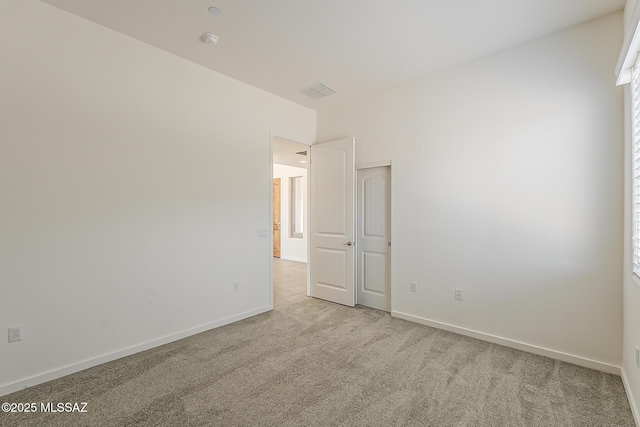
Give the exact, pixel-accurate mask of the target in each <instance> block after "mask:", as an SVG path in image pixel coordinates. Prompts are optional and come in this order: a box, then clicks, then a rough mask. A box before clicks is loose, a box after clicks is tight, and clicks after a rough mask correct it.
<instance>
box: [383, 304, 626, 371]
mask: <svg viewBox="0 0 640 427" xmlns="http://www.w3.org/2000/svg"><path fill="white" fill-rule="evenodd" d="M391 315H392V316H393V317H397V318H399V319H404V320H408V321H410V322H415V323H420V324H421V325H427V326H431V327H433V328H437V329H443V330H445V331H449V332H455V333H457V334H460V335H465V336H468V337H472V338H477V339H479V340H482V341H487V342H491V343H494V344H500V345H503V346H505V347H511V348H515V349H517V350H522V351H526V352H529V353H533V354H537V355H540V356H546V357H550V358H552V359H556V360H561V361H563V362H568V363H572V364H574V365H578V366H583V367H585V368H591V369H595V370H598V371H602V372H607V373H609V374H614V375H618V376H620V374H621V369H620V367H619V366H614V365H610V364H608V363H603V362H598V361H596V360H591V359H587V358H584V357H580V356H576V355H573V354H568V353H563V352H561V351H556V350H551V349H548V348H544V347H539V346H536V345H531V344H526V343H523V342H520V341H515V340H511V339H508V338H502V337H498V336H495V335H491V334H486V333H484V332H479V331H474V330H472V329H467V328H462V327H460V326H455V325H450V324H448V323H442V322H438V321H435V320H430V319H425V318H423V317H418V316H414V315H412V314H406V313H401V312H399V311H392V312H391Z"/></svg>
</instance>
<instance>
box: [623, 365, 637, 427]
mask: <svg viewBox="0 0 640 427" xmlns="http://www.w3.org/2000/svg"><path fill="white" fill-rule="evenodd" d="M621 370H622V384H624V389H625V391H626V392H627V399H628V400H629V406H630V407H631V413H632V414H633V419H634V420H635V422H636V426H640V412H638V406H637V405H636V399H634V397H633V392H632V391H631V385H630V384H629V378H627V373H626V372H625V370H624V367H623V368H622V369H621Z"/></svg>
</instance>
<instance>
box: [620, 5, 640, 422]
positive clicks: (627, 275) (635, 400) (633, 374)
mask: <svg viewBox="0 0 640 427" xmlns="http://www.w3.org/2000/svg"><path fill="white" fill-rule="evenodd" d="M636 3H637V2H636V1H635V0H627V3H626V6H625V9H624V23H625V33H627V32H628V31H633V29H632V28H631V27H630V24H631V16H632V14H633V11H634V8H635V7H637V5H636ZM624 88H625V150H624V167H625V180H624V181H625V187H624V199H625V200H624V269H623V277H624V288H623V295H624V322H623V331H624V335H623V338H622V378H623V380H624V383H625V387H626V389H627V395H628V396H629V402H630V403H631V407H632V410H633V415H634V417H635V419H636V423H640V413H639V412H638V408H639V407H640V369H638V366H636V346H640V309H639V308H640V279H639V278H638V277H637V276H636V275H635V274H633V272H632V267H631V235H632V232H631V211H632V210H631V202H632V197H631V194H632V191H631V165H632V155H631V113H630V105H631V96H630V95H631V94H630V89H629V85H626V86H625V87H624Z"/></svg>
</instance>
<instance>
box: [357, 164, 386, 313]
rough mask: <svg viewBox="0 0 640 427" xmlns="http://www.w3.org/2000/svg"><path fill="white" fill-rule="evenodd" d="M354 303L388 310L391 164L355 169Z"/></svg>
mask: <svg viewBox="0 0 640 427" xmlns="http://www.w3.org/2000/svg"><path fill="white" fill-rule="evenodd" d="M357 199H358V209H357V212H358V225H357V229H358V237H357V241H358V245H357V247H356V250H357V253H358V261H357V268H358V270H357V274H356V276H357V278H358V283H357V289H358V292H357V296H358V304H362V305H366V306H368V307H373V308H377V309H380V310H385V311H390V310H391V235H390V234H391V167H389V166H384V167H377V168H370V169H359V170H358V197H357Z"/></svg>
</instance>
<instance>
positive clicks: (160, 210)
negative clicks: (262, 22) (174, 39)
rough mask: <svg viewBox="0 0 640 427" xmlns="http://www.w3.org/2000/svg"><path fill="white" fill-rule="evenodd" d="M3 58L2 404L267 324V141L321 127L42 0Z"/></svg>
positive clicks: (11, 14) (14, 9)
mask: <svg viewBox="0 0 640 427" xmlns="http://www.w3.org/2000/svg"><path fill="white" fill-rule="evenodd" d="M0 55H1V57H0V75H1V76H2V78H1V79H0V200H2V202H1V203H0V236H2V238H0V286H1V296H0V330H2V331H5V332H4V333H5V334H6V331H7V327H9V326H13V325H22V326H23V328H24V339H23V341H21V342H18V343H13V344H8V343H7V339H6V335H5V336H3V337H2V338H1V339H0V366H2V367H3V368H2V369H0V394H5V393H8V392H11V391H13V390H16V389H18V388H20V387H23V386H27V385H30V384H34V383H38V382H41V381H43V380H46V379H49V378H54V377H56V376H59V375H62V374H64V373H69V372H72V371H74V370H77V369H80V368H82V367H86V366H90V365H92V364H95V363H98V362H101V361H105V360H109V359H113V358H115V357H117V356H122V355H125V354H128V353H131V352H135V351H138V350H140V349H143V348H147V347H150V346H153V345H156V344H159V343H161V342H165V341H168V340H172V339H176V338H179V337H181V336H185V335H189V334H191V333H194V332H197V331H199V330H203V329H208V328H211V327H214V326H217V325H220V324H223V323H225V322H229V321H232V320H234V319H238V318H242V317H246V316H249V315H251V314H255V313H258V312H261V311H265V310H268V309H270V307H271V303H272V302H271V301H272V300H271V295H270V289H269V277H270V272H269V268H270V262H269V260H270V256H271V248H270V245H269V239H268V238H264V237H263V238H260V237H258V233H257V231H258V229H266V230H268V229H270V228H271V225H270V223H269V209H270V204H271V179H270V168H271V166H270V162H271V161H270V151H269V141H270V132H274V133H277V134H286V135H292V136H294V137H295V138H296V139H297V140H300V141H304V142H307V143H309V142H311V141H313V140H314V138H315V112H313V111H311V110H309V109H306V108H303V107H300V106H298V105H295V104H293V103H291V102H289V101H286V100H283V99H281V98H278V97H276V96H273V95H271V94H268V93H266V92H263V91H260V90H258V89H255V88H253V87H250V86H248V85H245V84H243V83H240V82H237V81H235V80H232V79H230V78H227V77H225V76H222V75H220V74H217V73H215V72H212V71H210V70H207V69H205V68H203V67H200V66H198V65H195V64H193V63H190V62H187V61H185V60H183V59H180V58H178V57H176V56H173V55H171V54H168V53H166V52H163V51H160V50H158V49H156V48H154V47H151V46H149V45H146V44H144V43H141V42H138V41H135V40H133V39H131V38H129V37H127V36H124V35H121V34H118V33H116V32H113V31H110V30H108V29H106V28H104V27H101V26H98V25H96V24H93V23H91V22H89V21H86V20H83V19H80V18H78V17H76V16H73V15H70V14H68V13H66V12H62V11H60V10H58V9H55V8H53V7H51V6H49V5H46V4H43V3H41V2H39V1H35V0H3V1H2V2H0ZM220 159H224V161H223V162H220ZM238 170H242V171H244V173H243V174H242V175H237V174H236V171H238ZM229 176H236V179H234V180H233V181H230V180H229V178H228V177H229ZM247 265H251V268H246V266H247ZM233 281H237V282H239V283H240V291H239V292H233V290H232V288H233V285H232V282H233Z"/></svg>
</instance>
